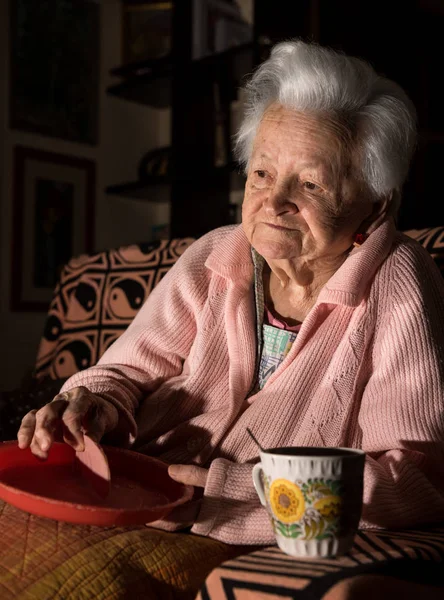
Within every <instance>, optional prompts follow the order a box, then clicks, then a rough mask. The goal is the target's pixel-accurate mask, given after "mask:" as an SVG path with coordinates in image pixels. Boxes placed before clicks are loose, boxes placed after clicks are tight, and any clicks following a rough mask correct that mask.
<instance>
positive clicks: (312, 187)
mask: <svg viewBox="0 0 444 600" xmlns="http://www.w3.org/2000/svg"><path fill="white" fill-rule="evenodd" d="M304 187H305V188H306V189H307V190H310V192H315V191H316V190H320V189H321V188H320V187H319V186H318V185H316V184H315V183H313V182H312V181H304Z"/></svg>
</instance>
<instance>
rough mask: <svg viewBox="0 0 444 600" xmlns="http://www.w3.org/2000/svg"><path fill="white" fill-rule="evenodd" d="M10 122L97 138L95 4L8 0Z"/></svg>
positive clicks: (83, 139)
mask: <svg viewBox="0 0 444 600" xmlns="http://www.w3.org/2000/svg"><path fill="white" fill-rule="evenodd" d="M9 10H10V21H11V27H10V31H11V35H10V80H11V84H10V103H9V105H10V126H11V128H12V129H19V130H23V131H31V132H35V133H40V134H42V135H47V136H50V137H56V138H61V139H64V140H69V141H73V142H80V143H85V144H91V145H94V144H97V141H98V104H99V49H100V19H99V17H100V13H99V11H100V5H99V3H98V2H96V1H93V0H45V1H44V2H36V0H10V4H9Z"/></svg>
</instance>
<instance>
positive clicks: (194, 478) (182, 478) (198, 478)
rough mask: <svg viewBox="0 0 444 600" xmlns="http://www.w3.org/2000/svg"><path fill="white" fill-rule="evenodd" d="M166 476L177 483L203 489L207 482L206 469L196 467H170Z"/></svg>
mask: <svg viewBox="0 0 444 600" xmlns="http://www.w3.org/2000/svg"><path fill="white" fill-rule="evenodd" d="M168 475H169V476H170V477H171V479H174V481H178V482H179V483H184V484H185V485H193V486H194V487H199V488H204V487H205V484H206V482H207V477H208V469H203V468H202V467H196V465H170V466H169V467H168Z"/></svg>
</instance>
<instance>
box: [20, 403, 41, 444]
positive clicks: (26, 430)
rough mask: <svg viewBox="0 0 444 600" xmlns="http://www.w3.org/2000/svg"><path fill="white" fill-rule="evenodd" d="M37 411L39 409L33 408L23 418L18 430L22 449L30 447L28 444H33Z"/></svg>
mask: <svg viewBox="0 0 444 600" xmlns="http://www.w3.org/2000/svg"><path fill="white" fill-rule="evenodd" d="M36 412H37V410H35V409H34V410H31V411H30V412H29V413H27V414H26V415H25V416H24V417H23V419H22V424H21V425H20V429H19V430H18V433H17V440H18V445H19V448H21V449H22V450H24V449H25V448H28V446H29V445H30V444H31V441H32V438H33V436H34V431H35V421H36V418H35V414H36Z"/></svg>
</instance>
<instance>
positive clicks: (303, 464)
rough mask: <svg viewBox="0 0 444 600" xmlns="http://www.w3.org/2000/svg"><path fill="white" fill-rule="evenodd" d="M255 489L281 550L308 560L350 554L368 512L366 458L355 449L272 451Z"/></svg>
mask: <svg viewBox="0 0 444 600" xmlns="http://www.w3.org/2000/svg"><path fill="white" fill-rule="evenodd" d="M260 458H261V462H260V463H258V464H256V465H255V466H254V468H253V483H254V487H255V488H256V491H257V493H258V496H259V499H260V501H261V503H262V504H263V505H264V506H265V507H266V509H267V512H268V514H269V517H270V520H271V525H272V527H273V531H274V533H275V535H276V541H277V544H278V546H279V547H280V548H281V549H282V550H283V551H284V552H286V553H287V554H291V555H292V556H299V557H300V556H305V557H327V556H339V555H341V554H344V553H345V552H347V551H348V550H350V548H351V546H352V545H353V539H354V536H355V533H356V531H357V528H358V524H359V520H360V517H361V510H362V489H363V473H364V462H365V453H364V452H363V451H362V450H354V449H351V448H315V447H294V448H290V447H289V448H271V449H270V450H266V451H264V452H260Z"/></svg>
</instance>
